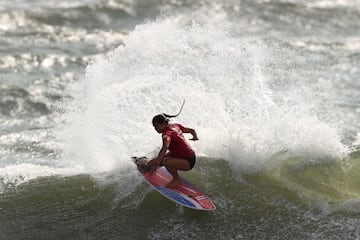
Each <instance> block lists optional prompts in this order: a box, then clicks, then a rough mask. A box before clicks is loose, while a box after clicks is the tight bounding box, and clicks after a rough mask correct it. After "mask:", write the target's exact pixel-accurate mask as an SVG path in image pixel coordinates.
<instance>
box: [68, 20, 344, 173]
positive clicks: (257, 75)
mask: <svg viewBox="0 0 360 240" xmlns="http://www.w3.org/2000/svg"><path fill="white" fill-rule="evenodd" d="M174 19H175V20H174V21H171V19H169V18H167V19H166V20H162V19H158V20H157V21H154V22H150V23H146V24H143V25H139V26H138V27H137V28H136V29H135V30H134V31H133V32H131V33H130V34H129V35H128V36H127V37H126V38H125V40H124V44H123V45H121V46H119V47H118V48H117V49H116V50H114V52H113V53H111V54H110V55H109V56H99V57H97V58H95V59H94V61H93V63H91V64H90V65H89V66H87V68H86V71H85V74H84V76H83V78H82V79H80V82H79V83H78V85H77V87H76V88H75V91H74V92H73V96H74V98H75V100H74V101H73V102H74V103H75V104H74V110H75V111H73V112H72V111H70V113H69V114H70V115H69V117H67V119H68V120H69V123H68V126H66V128H68V129H71V131H68V133H69V135H68V136H67V137H68V140H67V141H68V150H69V151H70V152H74V153H76V156H77V159H74V160H72V161H74V162H76V163H77V164H83V165H84V166H85V168H86V169H88V170H89V171H95V172H97V171H110V170H112V169H114V168H117V167H120V168H122V167H125V166H126V167H130V166H131V160H130V157H131V156H132V155H135V154H142V153H143V154H146V153H150V152H154V151H155V152H156V149H157V148H158V147H159V146H160V144H161V142H160V140H159V139H160V138H159V136H158V135H157V134H156V132H155V131H154V130H153V129H152V126H151V123H150V119H151V117H152V116H153V115H155V114H158V113H161V112H175V111H176V110H177V108H178V106H179V104H181V102H182V100H183V99H185V100H186V105H185V108H184V111H183V114H182V115H181V116H179V117H178V118H177V119H176V121H179V122H181V123H183V124H184V125H186V126H191V127H194V128H195V129H197V131H198V133H199V138H200V141H199V142H197V143H195V144H194V148H195V149H196V151H197V152H198V153H199V154H202V155H206V156H208V157H213V158H223V159H226V160H228V161H229V162H230V163H231V164H233V165H236V166H239V167H240V168H241V169H243V170H244V171H259V170H260V171H262V170H264V169H265V170H266V169H269V168H270V169H272V168H273V167H276V166H277V165H278V164H279V162H278V163H276V161H275V164H274V163H271V164H270V162H269V159H271V158H272V156H273V155H274V154H276V153H278V152H281V151H291V152H294V153H295V154H310V155H312V159H327V160H329V159H338V158H341V157H342V156H344V153H345V152H346V147H345V146H344V145H343V144H342V143H341V139H340V137H339V133H338V132H337V129H336V128H335V127H333V126H332V125H330V124H328V123H326V122H324V121H322V120H320V119H319V117H318V116H317V114H316V112H313V110H314V106H313V105H312V104H314V103H316V101H315V100H314V101H312V99H306V98H305V97H306V96H308V94H302V93H303V92H302V91H307V90H309V91H312V89H311V85H310V86H303V87H302V88H299V90H297V91H296V90H292V91H289V92H287V91H286V90H287V89H289V86H286V89H285V91H279V88H281V87H282V86H281V85H279V84H276V79H271V76H269V75H268V74H266V73H267V72H268V69H267V68H268V67H269V63H270V62H272V61H273V62H276V61H275V60H276V58H281V55H275V54H273V52H272V49H271V48H270V47H269V46H267V45H266V43H265V42H263V41H261V40H254V39H253V38H249V37H247V36H236V37H235V36H232V34H230V32H229V29H230V28H229V23H228V22H226V21H224V24H223V25H221V24H219V23H217V24H206V23H204V22H201V21H179V20H178V19H176V18H174ZM276 53H277V54H279V53H278V52H276ZM273 59H274V60H273ZM292 61H296V59H295V60H292ZM272 67H274V66H272ZM275 67H279V68H281V67H282V66H281V65H279V66H275ZM269 81H271V85H269ZM288 84H290V85H291V82H290V83H288ZM274 86H276V88H277V89H276V90H277V91H274V90H273V88H274ZM290 88H291V86H290ZM304 93H306V92H304ZM279 99H280V100H279ZM74 112H75V113H76V114H74ZM74 116H76V117H74ZM321 161H322V160H321Z"/></svg>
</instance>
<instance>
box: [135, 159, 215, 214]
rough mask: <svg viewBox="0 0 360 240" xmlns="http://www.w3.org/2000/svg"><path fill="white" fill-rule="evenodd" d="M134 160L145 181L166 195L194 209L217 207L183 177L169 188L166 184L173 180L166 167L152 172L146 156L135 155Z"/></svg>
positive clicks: (212, 208) (207, 209) (213, 208)
mask: <svg viewBox="0 0 360 240" xmlns="http://www.w3.org/2000/svg"><path fill="white" fill-rule="evenodd" d="M133 160H134V162H135V164H136V166H137V169H138V170H139V172H140V173H141V174H142V176H143V177H144V179H145V181H146V182H147V183H148V184H149V185H150V186H151V187H152V188H153V189H155V190H156V191H157V192H159V193H160V194H161V195H163V196H164V197H166V198H168V199H170V200H171V201H173V202H175V203H177V204H180V205H182V206H185V207H188V208H192V209H197V210H206V211H209V210H215V209H216V207H215V205H214V203H213V202H212V201H211V199H210V198H208V197H207V196H206V195H205V194H203V193H202V192H201V191H200V190H199V189H197V188H196V187H195V186H194V185H192V184H191V183H190V182H188V181H187V180H185V179H184V178H181V183H179V184H177V185H176V186H174V187H172V188H167V187H165V186H166V184H167V183H168V182H170V181H171V179H172V176H171V174H170V173H169V172H168V171H167V170H166V168H165V167H159V168H158V169H157V170H156V172H154V173H153V174H151V173H150V172H149V170H150V168H149V167H148V166H147V165H146V163H147V161H148V159H147V158H146V157H141V158H137V157H133Z"/></svg>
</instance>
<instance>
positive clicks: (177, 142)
mask: <svg viewBox="0 0 360 240" xmlns="http://www.w3.org/2000/svg"><path fill="white" fill-rule="evenodd" d="M184 103H185V101H184V102H183V105H182V106H181V108H180V111H179V113H178V114H177V115H173V116H172V115H168V114H159V115H156V116H154V117H153V119H152V124H153V126H154V128H155V130H156V131H157V132H158V133H161V134H162V147H161V149H160V152H159V154H158V156H157V157H156V158H154V159H152V160H150V161H149V162H148V163H147V165H148V166H149V167H151V170H150V172H151V173H153V172H155V171H156V169H157V168H158V167H159V166H165V168H166V170H167V171H168V172H169V173H170V174H171V175H172V177H173V179H172V180H171V181H170V182H169V183H168V184H167V185H166V187H168V188H171V187H174V186H176V185H177V184H179V183H180V177H179V174H178V170H181V171H189V170H191V169H192V168H193V167H194V165H195V162H196V155H195V152H194V150H193V149H192V148H191V146H190V145H189V143H188V142H187V141H186V140H185V138H184V135H183V133H190V134H191V135H192V138H191V139H189V140H192V141H197V140H199V139H198V136H197V133H196V131H195V130H194V129H192V128H188V127H184V126H183V125H181V124H179V123H169V119H170V118H172V117H176V116H178V115H179V114H180V113H181V110H182V108H183V106H184Z"/></svg>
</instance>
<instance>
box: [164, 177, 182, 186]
mask: <svg viewBox="0 0 360 240" xmlns="http://www.w3.org/2000/svg"><path fill="white" fill-rule="evenodd" d="M180 182H181V181H180V179H175V178H174V179H173V180H171V181H170V182H169V183H168V184H166V186H165V187H167V188H172V187H175V186H176V185H178V184H179V183H180Z"/></svg>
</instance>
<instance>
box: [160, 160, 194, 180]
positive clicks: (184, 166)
mask: <svg viewBox="0 0 360 240" xmlns="http://www.w3.org/2000/svg"><path fill="white" fill-rule="evenodd" d="M163 164H164V166H165V168H166V170H168V172H169V173H170V174H171V175H172V176H173V179H172V180H171V181H170V182H169V183H168V184H167V185H166V187H174V186H176V185H177V184H179V183H180V177H179V174H178V170H181V171H188V170H190V164H189V162H188V161H187V160H185V159H182V158H173V157H167V158H165V159H164V161H163Z"/></svg>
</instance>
